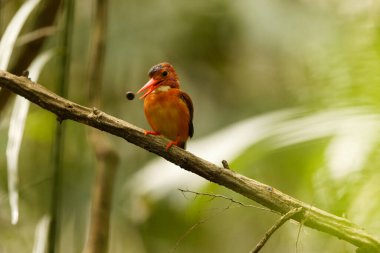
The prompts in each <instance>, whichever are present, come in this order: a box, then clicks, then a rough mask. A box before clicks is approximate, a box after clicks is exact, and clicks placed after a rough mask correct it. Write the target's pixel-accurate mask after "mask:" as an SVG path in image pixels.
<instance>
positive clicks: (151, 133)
mask: <svg viewBox="0 0 380 253" xmlns="http://www.w3.org/2000/svg"><path fill="white" fill-rule="evenodd" d="M149 134H150V135H160V133H159V132H155V131H148V130H145V132H144V135H149Z"/></svg>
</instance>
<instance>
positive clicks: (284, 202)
mask: <svg viewBox="0 0 380 253" xmlns="http://www.w3.org/2000/svg"><path fill="white" fill-rule="evenodd" d="M0 86H2V87H4V88H6V89H9V90H11V91H12V92H14V93H17V94H19V95H21V96H23V97H25V98H26V99H28V100H30V101H31V102H33V103H35V104H37V105H39V106H40V107H42V108H44V109H46V110H48V111H51V112H52V113H54V114H56V115H57V116H58V118H59V119H60V120H65V119H71V120H74V121H77V122H80V123H83V124H86V125H89V126H92V127H94V128H97V129H100V130H102V131H105V132H108V133H110V134H113V135H116V136H119V137H121V138H123V139H125V140H127V141H128V142H130V143H133V144H135V145H137V146H139V147H141V148H144V149H146V150H148V151H150V152H152V153H155V154H157V155H159V156H162V157H163V158H165V159H166V160H168V161H170V162H172V163H174V164H177V165H178V166H180V167H182V168H183V169H185V170H188V171H190V172H193V173H195V174H197V175H199V176H201V177H203V178H205V179H207V180H209V181H211V182H214V183H217V184H220V185H223V186H225V187H227V188H229V189H231V190H233V191H235V192H238V193H240V194H242V195H244V196H246V197H248V198H250V199H252V200H254V201H256V202H258V203H260V204H261V205H263V206H265V207H267V208H270V209H272V210H274V211H277V212H280V213H282V214H285V213H287V212H289V211H290V210H293V209H295V208H299V207H302V210H303V211H302V212H300V213H298V214H296V215H295V216H293V217H292V219H294V220H297V221H299V222H301V221H303V222H304V225H305V226H308V227H311V228H314V229H317V230H319V231H323V232H325V233H328V234H331V235H334V236H336V237H338V238H339V239H342V240H345V241H347V242H349V243H352V244H353V245H356V246H357V247H359V248H362V249H364V250H366V251H368V252H370V251H372V252H379V251H380V242H379V241H378V240H377V239H376V238H375V237H373V236H371V235H370V234H368V233H367V232H365V231H364V230H363V229H361V228H360V227H359V226H357V225H355V224H354V223H352V222H351V221H349V220H347V219H345V218H341V217H338V216H335V215H333V214H330V213H328V212H325V211H323V210H320V209H318V208H315V207H313V206H311V205H309V204H306V203H304V202H302V201H300V200H297V199H295V198H293V197H291V196H289V195H286V194H284V193H282V192H280V191H279V190H277V189H275V188H272V187H270V186H268V185H265V184H263V183H260V182H258V181H255V180H253V179H250V178H248V177H245V176H243V175H241V174H238V173H236V172H234V171H232V170H229V169H225V168H223V167H219V166H217V165H215V164H213V163H210V162H208V161H206V160H204V159H202V158H199V157H197V156H195V155H193V154H191V153H189V152H187V151H186V150H183V149H181V148H178V147H176V146H173V147H172V148H171V149H170V150H169V151H168V152H166V151H165V145H166V142H167V140H166V139H165V138H163V137H160V136H151V135H148V136H145V135H144V132H143V130H142V129H140V128H138V127H136V126H134V125H132V124H130V123H128V122H125V121H123V120H121V119H118V118H115V117H113V116H111V115H108V114H106V113H104V112H101V111H100V110H98V109H96V108H92V109H91V108H88V107H84V106H82V105H79V104H76V103H74V102H72V101H69V100H66V99H64V98H62V97H60V96H58V95H56V94H54V93H53V92H51V91H49V90H47V89H46V88H44V87H43V86H41V85H39V84H36V83H33V82H31V81H30V80H28V79H27V78H25V77H19V76H15V75H12V74H10V73H8V72H4V71H0Z"/></svg>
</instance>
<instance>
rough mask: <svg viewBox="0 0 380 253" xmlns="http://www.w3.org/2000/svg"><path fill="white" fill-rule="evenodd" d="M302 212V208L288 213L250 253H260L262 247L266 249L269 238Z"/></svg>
mask: <svg viewBox="0 0 380 253" xmlns="http://www.w3.org/2000/svg"><path fill="white" fill-rule="evenodd" d="M301 211H302V207H298V208H294V209H292V210H290V211H289V212H287V213H286V214H285V215H284V216H282V217H281V218H280V219H279V220H278V221H277V222H276V223H275V224H274V225H273V226H272V227H271V228H270V229H269V230H268V231H267V232H266V233H265V235H264V237H263V238H262V239H261V241H260V242H259V243H258V244H257V245H256V247H255V248H254V249H253V250H252V251H250V253H258V252H259V251H260V250H261V248H262V247H264V245H265V243H266V242H267V241H268V240H269V238H270V237H271V236H272V235H273V234H274V232H276V230H277V229H279V228H280V227H281V226H282V225H283V224H284V223H285V222H286V221H288V220H289V219H291V218H292V217H293V216H294V215H296V214H298V213H300V212H301Z"/></svg>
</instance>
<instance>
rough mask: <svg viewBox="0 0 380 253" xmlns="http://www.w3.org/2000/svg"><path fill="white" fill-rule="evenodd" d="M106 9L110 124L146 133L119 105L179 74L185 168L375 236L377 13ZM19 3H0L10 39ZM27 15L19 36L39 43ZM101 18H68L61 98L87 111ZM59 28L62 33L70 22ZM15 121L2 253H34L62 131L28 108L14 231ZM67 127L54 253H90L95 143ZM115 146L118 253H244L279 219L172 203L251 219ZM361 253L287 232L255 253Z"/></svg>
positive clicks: (156, 4)
mask: <svg viewBox="0 0 380 253" xmlns="http://www.w3.org/2000/svg"><path fill="white" fill-rule="evenodd" d="M42 2H44V1H42ZM108 2H109V20H108V33H107V41H106V47H107V49H106V59H105V73H104V75H105V76H104V80H103V89H102V91H101V92H102V97H103V101H102V108H100V109H101V110H103V111H105V112H107V113H109V114H111V115H113V116H116V117H119V118H121V119H123V120H126V121H128V122H130V123H132V124H135V125H137V126H139V127H141V128H148V124H147V123H146V120H145V117H144V114H143V102H142V101H141V100H138V99H135V100H133V101H128V100H126V99H125V96H124V95H125V92H126V91H127V90H131V91H137V90H138V89H139V88H140V87H141V86H142V85H143V84H144V83H145V82H146V81H147V80H148V77H147V72H148V70H149V68H150V67H151V66H153V65H155V64H157V63H159V62H162V61H167V62H170V63H172V64H173V65H174V67H175V68H176V70H177V73H178V75H179V76H180V81H181V86H182V89H183V90H184V91H186V92H187V93H189V94H190V96H191V98H192V100H193V103H194V108H195V109H194V110H195V114H194V127H195V135H194V138H193V139H192V140H190V142H189V144H188V147H189V151H190V152H194V153H195V154H198V155H199V156H201V157H203V158H206V159H209V160H211V161H213V162H215V163H220V161H221V160H222V159H228V160H229V163H230V166H231V167H232V168H233V169H234V170H236V171H238V172H239V173H242V174H244V175H246V176H249V177H252V178H254V179H256V180H258V181H261V182H263V183H266V184H269V185H271V186H272V187H275V188H277V189H279V190H281V191H283V192H284V193H286V194H289V195H291V196H293V197H295V198H298V199H300V200H302V201H304V202H307V203H310V204H313V205H315V206H316V207H318V208H321V209H324V210H326V211H328V212H331V213H333V214H336V215H339V216H344V217H347V218H348V219H350V220H352V221H353V222H355V223H357V224H359V225H360V226H361V227H363V228H365V229H366V230H367V231H368V232H369V233H371V234H372V235H374V236H377V237H379V236H380V233H379V231H380V188H379V184H378V182H379V181H378V180H380V170H379V165H380V159H379V144H380V142H379V141H380V136H379V133H380V114H379V101H380V87H379V81H380V75H379V73H380V72H379V70H380V44H379V43H380V33H379V28H380V19H379V14H380V5H379V3H378V2H377V1H371V0H363V1H354V0H333V1H323V0H317V1H308V0H294V1H289V0H287V1H284V0H271V1H265V0H253V1H248V0H237V1H227V0H211V1H201V0H193V1H183V0H182V1H174V0H153V1H137V0H127V1H121V0H112V1H108ZM23 3H24V1H18V0H12V1H9V0H8V1H7V0H2V1H0V32H1V33H3V32H4V31H5V29H6V27H7V24H8V23H9V21H10V20H11V18H12V17H13V16H14V14H15V13H16V11H17V10H18V9H19V8H20V6H21V5H22V4H23ZM34 14H35V12H32V14H31V15H30V17H29V18H28V21H27V23H26V25H25V27H24V29H23V32H22V33H24V34H25V33H28V32H30V31H28V24H30V23H31V22H32V21H33V19H36V18H37V17H36V15H34ZM46 15H49V13H47V14H46ZM92 17H93V2H92V1H88V0H87V1H83V0H82V1H76V2H75V18H74V20H73V22H74V30H73V33H72V45H71V68H70V70H71V75H70V85H69V88H68V91H69V92H68V98H69V99H70V100H73V101H75V102H77V103H80V104H83V105H85V106H89V104H88V97H87V94H88V92H87V90H86V86H85V80H86V73H87V71H88V70H87V67H88V65H89V64H91V62H88V52H89V45H90V44H91V41H90V31H91V24H92V23H91V19H92ZM56 23H57V25H58V27H61V28H62V15H61V16H60V15H58V17H57V22H56ZM29 26H30V25H29ZM60 32H61V29H58V30H57V32H56V33H55V34H54V35H53V36H51V37H50V38H49V39H48V40H47V41H46V43H45V46H44V50H49V49H53V51H54V54H53V57H52V58H51V59H50V61H49V62H48V64H46V65H45V66H44V68H43V70H42V73H41V75H40V78H39V80H38V82H39V83H41V84H43V85H44V86H46V87H47V88H49V89H51V90H53V91H57V90H58V89H59V87H58V83H59V81H58V80H59V78H60V72H61V71H62V70H61V67H60V61H59V55H60V50H61V49H60V46H59V38H60V37H59V36H60ZM17 50H18V48H17V47H16V48H15V49H14V52H13V53H14V54H16V55H17V53H18V51H17ZM44 50H43V51H44ZM12 106H13V104H12V103H9V105H8V107H7V109H6V110H4V111H3V112H1V118H0V252H10V253H12V252H32V251H33V249H35V247H36V246H35V243H36V242H35V241H36V238H37V237H38V236H37V235H38V232H37V231H38V229H37V227H38V225H37V224H40V223H39V222H40V221H41V218H43V217H48V216H49V213H50V208H51V205H50V204H51V196H52V189H53V187H54V185H53V183H52V182H53V181H52V175H53V170H52V165H53V157H52V149H53V147H54V141H55V133H54V132H55V125H56V124H57V122H56V119H55V117H54V115H53V114H51V113H49V112H47V111H44V110H42V109H41V108H39V107H37V106H35V105H31V107H30V110H29V113H28V117H27V119H26V125H25V130H24V137H23V141H22V146H21V151H20V155H19V160H18V161H19V171H18V177H19V194H20V199H19V205H20V206H19V212H20V219H19V222H18V223H17V224H16V225H12V224H11V211H10V207H9V193H8V186H7V174H8V172H7V169H6V168H7V164H6V156H5V153H6V146H7V135H8V131H9V121H10V117H11V111H12ZM64 124H65V126H66V131H65V136H64V149H63V150H64V152H63V153H62V156H63V161H64V162H63V164H62V167H63V173H62V174H61V181H62V185H61V194H62V199H61V201H62V202H61V205H60V214H61V216H60V220H61V222H60V223H61V233H60V240H59V245H60V246H59V248H60V252H67V253H70V252H81V250H82V249H83V246H84V243H85V240H86V232H87V230H88V221H89V214H90V212H89V209H90V205H91V202H90V201H91V191H92V187H93V182H94V177H95V173H94V172H95V171H94V163H95V158H94V154H93V150H92V149H91V147H90V144H89V141H88V138H87V131H88V127H86V126H84V125H81V124H78V123H75V122H70V121H67V122H64ZM109 138H110V140H111V142H112V145H114V146H115V147H116V148H117V150H118V155H119V157H120V166H119V167H118V171H117V177H116V182H115V185H114V196H113V207H112V220H111V237H110V252H133V253H146V252H149V253H150V252H181V253H182V252H184V253H186V252H200V253H201V252H218V253H224V252H226V253H227V252H248V251H249V250H251V249H252V248H253V247H254V245H255V244H256V243H257V242H258V241H259V240H260V239H261V237H262V236H263V235H264V233H265V232H266V231H267V229H268V228H269V227H270V226H272V224H273V223H274V222H275V221H276V219H278V218H279V216H278V215H277V214H274V213H271V212H269V211H265V210H261V209H258V208H255V207H243V206H239V205H236V204H233V203H231V202H230V201H228V200H225V199H220V198H210V197H207V196H195V195H194V194H191V193H185V194H184V193H182V192H181V191H179V190H178V188H182V189H186V190H192V191H197V192H207V193H213V194H223V195H225V196H228V197H232V198H234V199H236V200H237V201H241V202H242V203H245V204H248V205H255V203H253V202H252V201H250V200H248V199H246V198H244V197H242V196H239V195H238V194H235V193H234V192H232V191H230V190H228V189H225V188H223V187H221V186H218V185H215V184H212V183H208V182H206V181H204V180H202V179H199V178H198V177H197V176H194V175H192V174H191V173H188V172H184V171H182V169H180V168H174V169H173V168H171V166H170V164H168V163H165V162H163V161H162V159H161V158H156V157H155V156H154V155H153V154H150V153H148V152H146V151H145V150H143V149H141V148H138V147H136V146H134V145H132V144H129V143H127V142H125V141H124V140H121V139H119V138H116V137H112V136H110V137H109ZM148 162H149V163H148ZM147 163H148V164H147ZM176 173H179V174H176ZM354 251H355V248H354V247H353V246H352V245H350V244H348V243H346V242H344V241H340V240H339V239H337V238H335V237H332V236H330V235H326V234H323V233H320V232H318V231H315V230H312V229H309V228H307V227H300V226H299V224H296V223H292V222H290V223H288V224H286V225H284V226H283V227H282V228H281V229H280V230H279V231H278V232H276V234H275V235H274V236H273V238H271V240H270V241H269V243H268V244H267V245H266V246H265V247H264V248H263V249H262V251H261V252H342V253H343V252H354Z"/></svg>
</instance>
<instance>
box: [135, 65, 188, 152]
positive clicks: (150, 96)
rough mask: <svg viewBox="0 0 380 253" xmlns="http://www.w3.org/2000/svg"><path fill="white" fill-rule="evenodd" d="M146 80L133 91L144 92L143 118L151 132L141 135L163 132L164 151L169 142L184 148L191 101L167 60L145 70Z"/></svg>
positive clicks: (168, 146) (171, 144) (168, 147)
mask: <svg viewBox="0 0 380 253" xmlns="http://www.w3.org/2000/svg"><path fill="white" fill-rule="evenodd" d="M148 75H149V78H150V79H149V81H148V82H147V83H146V84H145V85H144V86H143V87H142V88H141V89H140V90H139V91H138V92H137V93H141V92H145V93H144V94H143V95H142V96H141V97H140V99H144V113H145V117H146V119H147V121H148V123H149V125H150V126H151V128H152V129H153V131H148V130H145V132H144V133H145V135H149V134H151V135H163V136H165V137H166V138H168V139H169V140H170V142H169V143H168V144H167V145H166V148H165V149H166V151H168V150H169V149H170V147H172V146H173V145H176V146H178V147H180V148H182V149H186V141H187V140H188V138H189V137H190V138H191V137H193V134H194V126H193V113H194V108H193V102H192V101H191V98H190V96H189V95H188V94H187V93H185V92H183V91H182V90H180V82H179V79H178V76H177V73H176V72H175V70H174V67H173V66H172V65H171V64H170V63H167V62H162V63H159V64H157V65H154V66H153V67H152V68H151V69H150V70H149V72H148Z"/></svg>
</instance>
